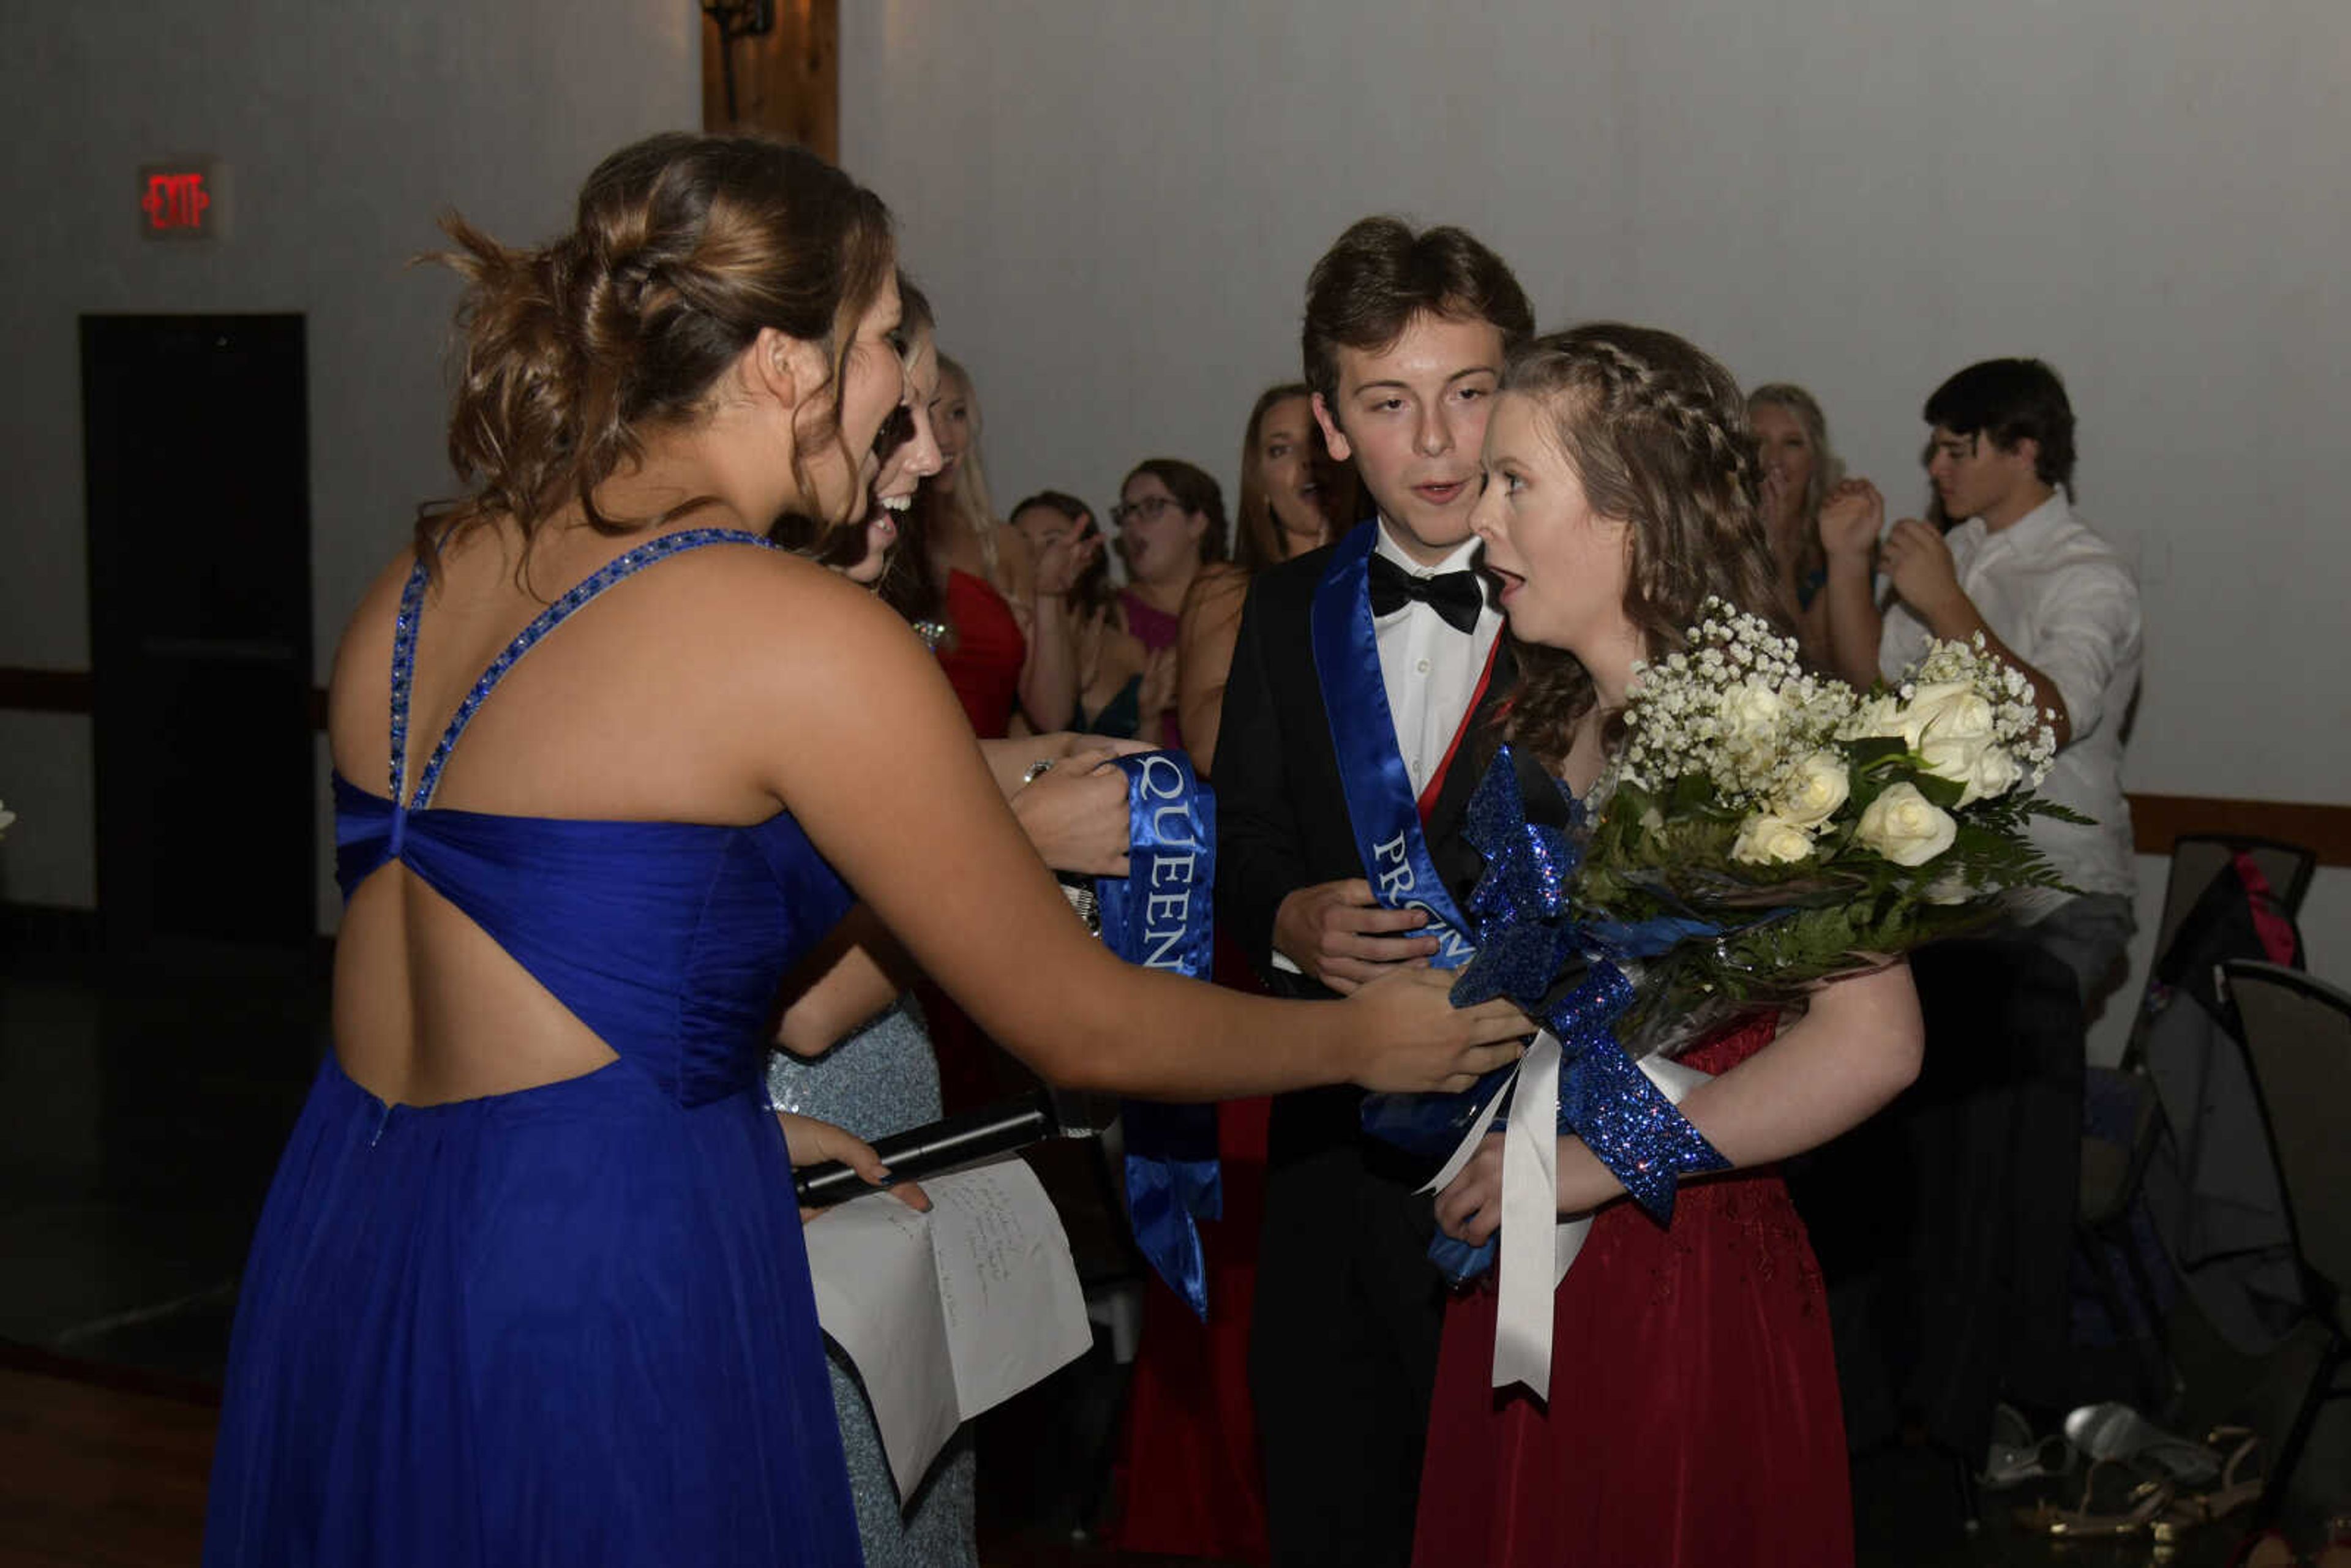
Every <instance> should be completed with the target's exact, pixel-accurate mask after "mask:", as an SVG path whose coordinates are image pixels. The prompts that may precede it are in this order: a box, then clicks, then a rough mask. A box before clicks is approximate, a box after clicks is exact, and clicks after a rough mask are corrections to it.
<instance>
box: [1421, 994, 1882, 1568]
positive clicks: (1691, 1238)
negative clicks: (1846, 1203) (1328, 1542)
mask: <svg viewBox="0 0 2351 1568" xmlns="http://www.w3.org/2000/svg"><path fill="white" fill-rule="evenodd" d="M1772 1028H1773V1024H1772V1022H1771V1019H1764V1020H1762V1021H1761V1022H1760V1023H1757V1024H1753V1025H1750V1026H1748V1027H1746V1028H1744V1029H1740V1030H1735V1031H1729V1032H1725V1033H1722V1034H1719V1035H1717V1036H1715V1037H1714V1038H1713V1039H1711V1040H1702V1041H1700V1042H1699V1043H1698V1045H1697V1046H1696V1047H1695V1048H1693V1049H1692V1050H1690V1051H1687V1052H1686V1053H1685V1054H1684V1055H1683V1057H1682V1060H1683V1061H1685V1062H1687V1063H1688V1064H1689V1065H1690V1066H1692V1067H1695V1068H1698V1070H1700V1071H1706V1072H1714V1073H1719V1072H1723V1071H1728V1070H1729V1068H1731V1067H1732V1066H1734V1065H1736V1064H1737V1063H1738V1062H1740V1061H1744V1060H1745V1059H1746V1058H1747V1057H1749V1056H1750V1055H1752V1054H1753V1053H1754V1052H1755V1051H1758V1050H1761V1048H1762V1047H1763V1045H1764V1044H1765V1043H1766V1042H1768V1041H1769V1040H1771V1032H1772ZM1494 1312H1495V1296H1494V1292H1493V1291H1492V1289H1491V1288H1490V1286H1480V1287H1478V1288H1475V1289H1473V1290H1471V1291H1469V1292H1468V1293H1467V1294H1465V1295H1462V1296H1458V1297H1457V1298H1455V1300H1454V1301H1452V1303H1451V1304H1450V1306H1449V1307H1448V1308H1447V1312H1446V1315H1445V1339H1444V1343H1443V1348H1442V1350H1441V1351H1440V1353H1439V1355H1438V1360H1437V1396H1436V1398H1435V1400H1434V1401H1433V1402H1432V1404H1431V1406H1430V1410H1429V1422H1428V1457H1427V1458H1426V1461H1425V1462H1424V1464H1423V1466H1422V1469H1421V1488H1420V1517H1419V1524H1418V1528H1417V1531H1416V1539H1415V1542H1414V1552H1413V1562H1414V1563H1416V1565H1418V1568H1460V1565H1462V1564H1468V1563H1478V1564H1481V1565H1487V1568H1505V1565H1513V1564H1526V1565H1529V1568H1532V1565H1535V1564H1541V1568H1561V1565H1564V1564H1574V1565H1575V1568H1750V1565H1752V1568H1761V1565H1765V1564H1772V1565H1778V1564H1785V1565H1787V1568H1834V1565H1836V1564H1849V1563H1852V1562H1853V1500H1852V1490H1851V1481H1850V1477H1849V1472H1848V1469H1847V1460H1846V1457H1845V1446H1844V1416H1843V1414H1842V1412H1841V1409H1840V1407H1839V1403H1838V1396H1837V1379H1836V1362H1835V1357H1834V1353H1833V1351H1832V1349H1831V1346H1830V1343H1829V1322H1828V1300H1827V1295H1826V1292H1825V1291H1823V1287H1822V1283H1821V1272H1820V1266H1819V1264H1818V1263H1816V1262H1815V1261H1814V1260H1813V1249H1812V1243H1811V1241H1810V1240H1809V1239H1807V1238H1806V1236H1805V1234H1804V1226H1803V1222H1802V1220H1801V1219H1799V1218H1797V1217H1796V1210H1795V1207H1794V1206H1793V1205H1792V1203H1790V1202H1789V1199H1788V1190H1787V1187H1786V1186H1785V1185H1784V1184H1783V1183H1782V1181H1781V1179H1780V1177H1779V1176H1778V1175H1777V1174H1776V1173H1774V1172H1773V1171H1771V1170H1770V1169H1769V1168H1765V1169H1760V1170H1751V1171H1742V1172H1740V1173H1739V1174H1738V1175H1735V1176H1722V1177H1716V1178H1712V1179H1708V1180H1700V1181H1692V1182H1686V1183H1684V1184H1683V1186H1682V1188H1681V1191H1680V1194H1679V1197H1678V1198H1677V1202H1676V1206H1675V1210H1674V1218H1673V1224H1672V1225H1671V1226H1670V1227H1661V1226H1659V1225H1657V1224H1656V1222H1655V1221H1653V1220H1651V1219H1650V1218H1648V1216H1647V1215H1646V1214H1644V1213H1642V1212H1641V1210H1640V1209H1639V1208H1638V1207H1635V1206H1634V1205H1633V1204H1631V1203H1617V1204H1614V1205H1612V1206H1611V1207H1608V1208H1606V1209H1604V1210H1603V1211H1602V1212H1601V1214H1600V1215H1599V1217H1598V1218H1596V1219H1595V1220H1594V1221H1593V1227H1592V1232H1591V1235H1590V1236H1589V1237H1587V1238H1586V1239H1585V1241H1584V1245H1583V1253H1582V1254H1581V1255H1580V1256H1579V1257H1578V1258H1577V1259H1576V1260H1575V1266H1574V1268H1573V1269H1571V1270H1569V1271H1568V1275H1567V1278H1566V1280H1565V1281H1562V1283H1561V1285H1560V1288H1559V1291H1558V1292H1557V1297H1556V1300H1555V1302H1554V1305H1553V1309H1552V1358H1553V1360H1552V1398H1551V1404H1550V1406H1548V1407H1546V1406H1544V1405H1543V1403H1542V1402H1541V1401H1540V1400H1537V1399H1536V1398H1534V1397H1533V1396H1531V1394H1529V1393H1528V1391H1527V1390H1526V1389H1524V1388H1512V1389H1509V1390H1500V1389H1496V1388H1494V1387H1492V1386H1491V1382H1492V1367H1493V1358H1494Z"/></svg>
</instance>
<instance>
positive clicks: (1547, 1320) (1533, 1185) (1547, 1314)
mask: <svg viewBox="0 0 2351 1568" xmlns="http://www.w3.org/2000/svg"><path fill="white" fill-rule="evenodd" d="M1560 1063H1561V1058H1560V1048H1559V1037H1558V1036H1556V1035H1554V1034H1552V1032H1551V1031H1550V1030H1543V1031H1542V1032H1541V1033H1540V1034H1538V1035H1536V1036H1535V1041H1534V1043H1533V1044H1532V1045H1531V1046H1529V1047H1528V1048H1527V1053H1526V1055H1524V1056H1523V1057H1521V1058H1520V1060H1519V1066H1518V1071H1516V1072H1515V1073H1514V1074H1512V1076H1511V1077H1510V1079H1509V1080H1507V1081H1505V1082H1504V1083H1503V1084H1502V1086H1501V1087H1500V1088H1499V1089H1498V1090H1496V1091H1495V1092H1494V1097H1493V1098H1492V1099H1490V1100H1489V1101H1487V1102H1486V1105H1485V1108H1484V1109H1483V1110H1481V1111H1479V1113H1478V1118H1477V1120H1476V1121H1475V1122H1473V1123H1471V1124H1470V1127H1469V1131H1468V1135H1467V1136H1465V1137H1464V1138H1463V1139H1462V1140H1461V1144H1460V1146H1459V1147H1458V1148H1456V1149H1455V1150H1454V1151H1453V1155H1452V1157H1451V1158H1449V1159H1447V1161H1446V1162H1445V1166H1444V1168H1443V1169H1442V1170H1440V1171H1438V1172H1437V1175H1436V1176H1435V1177H1434V1178H1433V1179H1432V1180H1431V1181H1430V1182H1429V1184H1428V1186H1426V1187H1424V1188H1423V1189H1422V1190H1423V1191H1425V1192H1436V1191H1438V1190H1441V1189H1442V1188H1444V1187H1445V1186H1448V1185H1449V1184H1450V1183H1451V1182H1452V1180H1453V1178H1454V1177H1455V1176H1458V1175H1460V1174H1461V1169H1462V1167H1463V1166H1467V1165H1468V1163H1469V1160H1470V1157H1471V1156H1472V1155H1475V1154H1476V1153H1477V1152H1478V1145H1479V1144H1480V1143H1482V1142H1483V1141H1484V1140H1485V1136H1486V1132H1487V1129H1488V1128H1489V1127H1491V1126H1492V1125H1493V1124H1494V1117H1495V1114H1496V1113H1497V1112H1498V1111H1499V1109H1500V1107H1501V1103H1502V1097H1503V1095H1505V1094H1509V1093H1510V1090H1511V1085H1512V1084H1513V1083H1515V1084H1516V1085H1517V1086H1518V1091H1517V1093H1516V1094H1515V1095H1513V1096H1512V1099H1511V1104H1510V1123H1509V1124H1508V1125H1507V1126H1505V1127H1504V1128H1503V1130H1502V1226H1501V1232H1500V1237H1501V1241H1500V1246H1499V1258H1498V1259H1497V1260H1496V1265H1495V1266H1496V1268H1497V1269H1498V1270H1499V1279H1498V1281H1497V1285H1498V1288H1499V1292H1500V1297H1501V1300H1500V1301H1499V1304H1498V1308H1497V1313H1496V1321H1495V1324H1494V1386H1495V1387H1497V1388H1507V1387H1509V1386H1510V1385H1511V1384H1513V1383H1523V1384H1525V1385H1527V1386H1528V1387H1529V1388H1531V1389H1532V1390H1533V1391H1534V1393H1535V1396H1537V1397H1538V1398H1541V1399H1549V1398H1550V1397H1551V1360H1552V1338H1551V1330H1552V1299H1551V1298H1552V1291H1556V1290H1558V1289H1559V1285H1560V1281H1562V1280H1564V1279H1566V1278H1567V1270H1569V1268H1570V1267H1571V1266H1573V1263H1574V1262H1575V1258H1576V1254H1577V1253H1579V1252H1581V1251H1582V1250H1583V1239H1584V1238H1585V1237H1586V1236H1588V1235H1590V1234H1591V1231H1592V1217H1591V1216H1590V1215H1589V1214H1580V1215H1576V1216H1575V1217H1573V1218H1568V1219H1562V1218H1559V1137H1558V1129H1559V1074H1560ZM1639 1066H1640V1069H1641V1071H1642V1072H1643V1073H1644V1074H1646V1076H1647V1078H1648V1080H1649V1082H1652V1083H1654V1084H1656V1086H1657V1088H1658V1090H1659V1091H1660V1092H1662V1093H1663V1094H1664V1095H1665V1097H1666V1098H1667V1100H1669V1101H1671V1102H1672V1103H1674V1104H1677V1105H1678V1104H1680V1103H1682V1098H1683V1096H1685V1095H1687V1093H1688V1092H1690V1091H1691V1090H1693V1089H1695V1088H1697V1087H1698V1085H1699V1084H1701V1083H1704V1082H1707V1081H1708V1079H1709V1078H1710V1077H1711V1076H1712V1075H1711V1074H1710V1073H1705V1072H1700V1071H1698V1069H1696V1068H1694V1067H1685V1066H1683V1065H1682V1064H1681V1063H1680V1062H1678V1061H1666V1060H1664V1059H1663V1058H1661V1057H1656V1056H1649V1057H1645V1058H1643V1059H1642V1060H1641V1061H1640V1063H1639ZM1546 1221H1548V1222H1549V1223H1548V1226H1547V1225H1546ZM1546 1229H1548V1232H1549V1234H1550V1237H1551V1248H1550V1253H1551V1256H1550V1258H1549V1260H1548V1261H1549V1262H1550V1265H1551V1268H1550V1270H1549V1279H1548V1280H1546V1279H1545V1277H1544V1276H1545V1270H1544V1267H1543V1265H1544V1262H1545V1261H1546V1260H1545V1258H1544V1256H1543V1253H1544V1248H1543V1245H1542V1239H1543V1237H1544V1234H1545V1232H1546Z"/></svg>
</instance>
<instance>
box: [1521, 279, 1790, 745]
mask: <svg viewBox="0 0 2351 1568" xmlns="http://www.w3.org/2000/svg"><path fill="white" fill-rule="evenodd" d="M1501 390H1502V391H1504V392H1515V393H1518V394H1520V396H1524V397H1528V398H1532V399H1534V400H1536V401H1537V402H1540V403H1541V405H1542V407H1543V408H1544V410H1545V411H1546V412H1547V413H1550V415H1551V416H1552V430H1551V434H1552V439H1554V440H1555V441H1556V442H1557V443H1558V444H1559V449H1560V451H1561V453H1562V455H1565V457H1566V458H1567V460H1568V462H1569V463H1570V464H1571V465H1573V467H1574V469H1575V473H1576V476H1577V478H1578V479H1579V480H1580V481H1581V482H1582V484H1583V493H1584V496H1585V497H1586V498H1587V499H1588V500H1589V501H1590V503H1591V505H1592V509H1593V511H1594V512H1595V513H1597V514H1598V515H1599V516H1601V517H1620V518H1623V519H1625V521H1626V522H1627V523H1628V524H1630V527H1629V528H1628V529H1627V531H1626V540H1627V543H1626V549H1627V551H1628V552H1629V556H1630V559H1629V561H1628V563H1627V570H1626V573H1625V615H1626V617H1627V618H1628V619H1629V620H1630V621H1631V622H1633V625H1634V626H1635V629H1636V630H1637V631H1638V632H1640V635H1641V641H1642V643H1643V646H1644V650H1645V655H1646V657H1648V658H1650V659H1658V658H1662V657H1664V656H1665V655H1667V654H1668V653H1675V652H1677V651H1679V650H1680V649H1681V648H1682V647H1683V646H1684V644H1685V637H1684V632H1685V631H1686V630H1687V628H1688V627H1689V626H1691V625H1692V624H1693V623H1695V622H1697V621H1698V607H1699V606H1700V605H1701V604H1703V603H1704V602H1705V601H1707V599H1708V598H1709V597H1715V598H1719V599H1722V600H1725V601H1728V602H1729V603H1730V604H1731V605H1733V606H1735V607H1736V608H1738V609H1740V610H1743V611H1748V612H1752V613H1754V614H1758V615H1761V616H1763V617H1764V618H1765V619H1766V620H1768V621H1770V622H1771V623H1772V624H1773V625H1775V626H1777V627H1779V628H1781V629H1782V630H1783V631H1784V630H1785V629H1786V628H1787V627H1788V626H1789V624H1790V619H1789V615H1788V612H1787V608H1786V606H1785V605H1784V604H1783V603H1782V597H1781V591H1780V586H1779V577H1778V574H1777V573H1776V572H1775V571H1774V570H1772V564H1771V545H1770V543H1769V541H1768V540H1767V539H1766V538H1765V536H1764V532H1763V523H1762V516H1761V464H1760V463H1759V462H1758V460H1757V456H1756V452H1755V439H1754V436H1753V434H1752V433H1751V431H1750V428H1749V426H1748V423H1747V403H1746V400H1745V398H1743V397H1742V396H1741V395H1740V391H1739V383H1738V382H1736V381H1735V380H1733V379H1732V377H1731V374H1730V372H1729V371H1727V370H1725V369H1724V368H1723V367H1722V365H1721V364H1720V363H1719V362H1718V361H1716V360H1715V359H1714V358H1713V357H1712V356H1710V355H1708V354H1707V353H1706V352H1704V351H1703V350H1700V349H1698V348H1697V347H1696V346H1695V345H1693V344H1691V343H1689V342H1687V340H1683V339H1681V338H1677V337H1676V336H1675V335H1674V334H1672V333H1670V332H1666V331H1660V330H1659V329H1656V328H1654V327H1633V326H1626V325H1625V324H1624V323H1622V322H1614V321H1600V322H1593V323H1590V324H1587V325H1585V326H1582V327H1577V328H1573V329H1571V330H1568V331H1564V332H1552V333H1548V334H1545V335H1544V336H1542V337H1540V338H1536V339H1534V340H1531V341H1530V342H1528V343H1526V344H1524V345H1522V346H1521V347H1520V348H1518V349H1517V350H1513V351H1512V353H1511V355H1510V361H1509V362H1508V364H1507V366H1506V367H1505V369H1504V371H1503V373H1502V388H1501ZM1514 651H1515V652H1516V653H1517V655H1518V661H1519V669H1520V683H1519V687H1518V690H1517V692H1516V694H1515V695H1514V696H1513V698H1512V700H1511V702H1510V706H1509V707H1508V708H1507V710H1506V711H1505V712H1504V714H1503V716H1502V719H1501V733H1502V737H1503V738H1504V739H1507V740H1510V741H1513V742H1515V743H1518V744H1519V745H1520V746H1522V747H1525V748H1526V749H1528V750H1530V751H1531V752H1533V753H1534V754H1535V755H1536V756H1538V757H1540V758H1543V759H1545V760H1546V761H1550V762H1554V763H1556V762H1557V761H1558V760H1559V759H1560V758H1561V757H1562V756H1563V755H1564V753H1565V751H1566V748H1567V746H1568V744H1569V740H1570V737H1572V736H1573V733H1574V730H1575V726H1576V724H1577V723H1578V722H1579V721H1580V720H1582V719H1583V716H1585V715H1586V714H1588V713H1590V712H1591V711H1592V708H1593V705H1594V704H1595V703H1596V702H1597V701H1598V700H1599V696H1598V693H1597V692H1596V690H1595V689H1594V687H1593V681H1592V675H1591V673H1590V672H1589V671H1588V670H1586V669H1585V668H1584V667H1583V663H1582V661H1580V660H1578V659H1577V658H1576V657H1575V655H1574V654H1573V653H1568V652H1566V651H1565V650H1564V649H1558V648H1547V647H1541V646H1538V645H1535V644H1531V643H1517V644H1516V645H1515V649H1514ZM1613 723H1614V721H1613V720H1612V727H1613ZM1609 739H1610V740H1611V742H1612V743H1613V742H1614V739H1615V736H1614V734H1612V735H1611V736H1610V737H1609Z"/></svg>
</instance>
